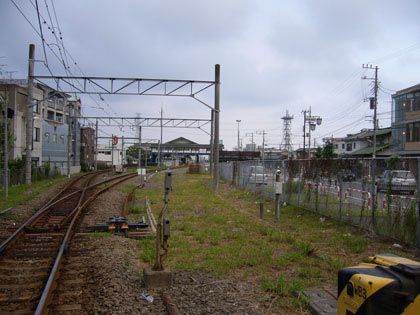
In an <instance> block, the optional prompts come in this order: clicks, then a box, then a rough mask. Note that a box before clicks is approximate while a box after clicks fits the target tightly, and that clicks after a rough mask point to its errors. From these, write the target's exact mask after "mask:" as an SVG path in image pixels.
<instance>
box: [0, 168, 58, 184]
mask: <svg viewBox="0 0 420 315" xmlns="http://www.w3.org/2000/svg"><path fill="white" fill-rule="evenodd" d="M65 170H66V169H64V168H58V167H57V168H54V169H51V170H50V169H49V168H47V167H42V166H41V167H36V168H32V174H31V181H32V182H37V181H40V180H44V179H47V178H56V177H59V176H61V175H62V174H64V171H65ZM22 184H25V170H24V169H12V170H10V169H9V170H8V185H9V186H16V185H22ZM3 186H4V170H3V169H1V171H0V188H3Z"/></svg>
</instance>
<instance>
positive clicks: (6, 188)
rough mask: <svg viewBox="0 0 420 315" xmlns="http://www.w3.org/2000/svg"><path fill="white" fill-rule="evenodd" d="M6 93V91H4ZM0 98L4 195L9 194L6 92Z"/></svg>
mask: <svg viewBox="0 0 420 315" xmlns="http://www.w3.org/2000/svg"><path fill="white" fill-rule="evenodd" d="M6 93H8V92H6ZM0 99H1V100H2V101H3V105H4V174H3V182H4V197H7V196H8V195H9V176H8V175H9V174H8V172H7V167H8V165H7V157H8V156H7V102H8V97H7V94H6V98H5V99H3V97H1V96H0Z"/></svg>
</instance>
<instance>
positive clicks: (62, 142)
mask: <svg viewBox="0 0 420 315" xmlns="http://www.w3.org/2000/svg"><path fill="white" fill-rule="evenodd" d="M60 143H61V144H64V136H60Z"/></svg>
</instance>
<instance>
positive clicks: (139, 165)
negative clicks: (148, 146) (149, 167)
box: [137, 126, 141, 168]
mask: <svg viewBox="0 0 420 315" xmlns="http://www.w3.org/2000/svg"><path fill="white" fill-rule="evenodd" d="M138 159H139V161H138V163H137V166H138V168H140V167H141V126H139V155H138Z"/></svg>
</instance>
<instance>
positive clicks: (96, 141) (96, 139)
mask: <svg viewBox="0 0 420 315" xmlns="http://www.w3.org/2000/svg"><path fill="white" fill-rule="evenodd" d="M97 170H98V120H97V119H96V130H95V171H97Z"/></svg>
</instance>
